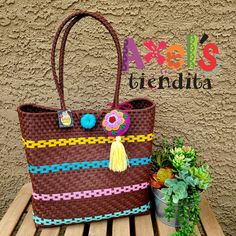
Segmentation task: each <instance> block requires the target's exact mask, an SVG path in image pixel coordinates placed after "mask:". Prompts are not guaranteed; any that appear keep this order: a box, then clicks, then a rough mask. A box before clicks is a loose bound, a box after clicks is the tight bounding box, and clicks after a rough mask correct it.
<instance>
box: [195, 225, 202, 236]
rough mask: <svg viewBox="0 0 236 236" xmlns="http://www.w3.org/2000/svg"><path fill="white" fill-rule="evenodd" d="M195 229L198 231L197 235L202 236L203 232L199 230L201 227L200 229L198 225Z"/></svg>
mask: <svg viewBox="0 0 236 236" xmlns="http://www.w3.org/2000/svg"><path fill="white" fill-rule="evenodd" d="M195 230H196V232H197V236H201V233H200V231H199V229H198V227H197V226H196V227H195Z"/></svg>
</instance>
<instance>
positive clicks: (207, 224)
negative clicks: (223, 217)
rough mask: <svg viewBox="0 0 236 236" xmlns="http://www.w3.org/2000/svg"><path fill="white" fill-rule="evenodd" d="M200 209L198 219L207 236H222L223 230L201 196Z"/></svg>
mask: <svg viewBox="0 0 236 236" xmlns="http://www.w3.org/2000/svg"><path fill="white" fill-rule="evenodd" d="M200 207H201V212H200V219H201V222H202V225H203V228H204V230H205V232H206V234H207V236H223V235H224V233H223V230H222V228H221V227H220V225H219V223H218V222H217V219H216V217H215V215H214V213H213V211H212V210H211V207H210V205H209V204H208V202H207V200H206V198H205V197H204V196H202V200H201V204H200Z"/></svg>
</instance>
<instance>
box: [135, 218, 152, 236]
mask: <svg viewBox="0 0 236 236" xmlns="http://www.w3.org/2000/svg"><path fill="white" fill-rule="evenodd" d="M134 221H135V233H136V236H144V235H148V236H154V232H153V226H152V219H151V215H150V214H149V215H143V216H136V217H135V218H134Z"/></svg>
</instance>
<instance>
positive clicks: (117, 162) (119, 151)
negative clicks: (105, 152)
mask: <svg viewBox="0 0 236 236" xmlns="http://www.w3.org/2000/svg"><path fill="white" fill-rule="evenodd" d="M127 166H128V156H127V154H126V152H125V147H124V145H123V144H122V143H121V137H120V136H117V137H116V141H115V142H113V143H112V144H111V151H110V163H109V169H110V170H112V171H116V172H121V171H124V170H126V169H127Z"/></svg>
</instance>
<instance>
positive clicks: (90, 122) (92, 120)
mask: <svg viewBox="0 0 236 236" xmlns="http://www.w3.org/2000/svg"><path fill="white" fill-rule="evenodd" d="M80 124H81V126H82V127H83V128H85V129H92V128H93V127H94V126H95V125H96V117H95V115H93V114H84V115H83V116H82V117H81V119H80Z"/></svg>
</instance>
